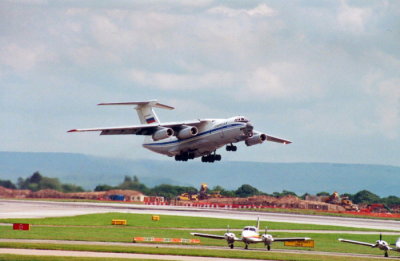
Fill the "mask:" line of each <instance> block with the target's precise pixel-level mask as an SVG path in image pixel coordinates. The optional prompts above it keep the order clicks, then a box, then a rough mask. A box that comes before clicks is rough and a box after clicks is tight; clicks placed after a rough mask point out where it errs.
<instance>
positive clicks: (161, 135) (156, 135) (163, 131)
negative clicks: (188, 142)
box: [153, 128, 174, 141]
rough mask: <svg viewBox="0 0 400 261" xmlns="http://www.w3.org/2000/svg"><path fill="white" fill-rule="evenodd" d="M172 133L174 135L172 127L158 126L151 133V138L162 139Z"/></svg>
mask: <svg viewBox="0 0 400 261" xmlns="http://www.w3.org/2000/svg"><path fill="white" fill-rule="evenodd" d="M172 135H174V130H173V129H171V128H160V129H158V130H157V131H156V132H154V133H153V140H154V141H158V140H163V139H166V138H169V137H171V136H172Z"/></svg>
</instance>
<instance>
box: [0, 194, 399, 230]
mask: <svg viewBox="0 0 400 261" xmlns="http://www.w3.org/2000/svg"><path fill="white" fill-rule="evenodd" d="M106 212H123V213H140V214H159V215H177V216H193V217H213V218H228V219H240V220H251V221H254V220H256V219H257V217H260V220H262V221H274V222H289V223H299V224H316V225H333V226H344V227H354V228H370V229H376V230H394V231H400V221H397V220H383V219H379V220H378V219H366V218H347V217H331V216H315V215H300V214H288V213H268V212H256V211H239V210H229V209H212V208H210V209H208V208H189V207H180V206H150V205H136V204H124V203H86V202H54V201H32V200H8V199H1V200H0V218H1V219H4V218H43V217H60V216H75V215H83V214H91V213H106Z"/></svg>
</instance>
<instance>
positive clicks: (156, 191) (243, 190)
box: [0, 171, 400, 207]
mask: <svg viewBox="0 0 400 261" xmlns="http://www.w3.org/2000/svg"><path fill="white" fill-rule="evenodd" d="M0 186H2V187H5V188H10V189H29V190H32V191H38V190H41V189H54V190H57V191H61V192H83V191H84V189H83V188H82V187H80V186H77V185H74V184H64V183H61V182H60V181H59V180H58V179H57V178H49V177H45V176H43V175H42V174H40V173H39V172H38V171H37V172H35V173H33V174H32V176H30V177H27V178H26V179H23V178H18V181H17V184H14V183H12V182H11V181H10V180H1V179H0ZM112 189H129V190H136V191H140V192H142V193H143V194H145V195H149V196H162V197H164V198H166V199H174V198H175V197H177V196H179V195H180V194H182V193H185V192H186V193H189V194H197V193H199V190H198V189H197V188H195V187H192V186H176V185H169V184H161V185H157V186H155V187H153V188H149V187H147V186H146V185H145V184H143V183H141V182H140V181H139V178H138V177H137V176H133V177H129V176H125V178H124V180H123V181H122V183H120V184H119V185H117V186H110V185H107V184H102V185H97V186H96V188H95V189H94V191H108V190H112ZM208 192H209V193H217V192H218V193H220V194H221V195H222V196H224V197H241V198H245V197H251V196H255V195H267V196H273V197H284V196H290V195H291V196H296V197H299V198H302V199H305V197H306V196H307V195H308V193H305V194H303V195H300V196H298V195H296V193H295V192H292V191H288V190H283V191H282V192H273V193H271V194H268V193H265V192H262V191H259V190H258V189H257V188H255V187H253V186H251V185H249V184H243V185H241V186H240V187H239V188H237V189H236V190H227V189H225V188H223V187H221V186H215V187H213V188H212V189H209V191H208ZM316 195H317V196H329V195H331V193H329V192H325V191H322V192H319V193H317V194H316ZM341 196H342V197H343V196H347V197H348V198H349V199H350V200H351V201H353V203H355V204H360V203H362V204H373V203H380V204H385V205H387V206H388V207H393V206H398V205H400V198H399V197H396V196H388V197H383V198H381V197H379V196H378V195H376V194H374V193H372V192H370V191H368V190H362V191H359V192H357V193H355V194H349V193H345V194H342V195H341Z"/></svg>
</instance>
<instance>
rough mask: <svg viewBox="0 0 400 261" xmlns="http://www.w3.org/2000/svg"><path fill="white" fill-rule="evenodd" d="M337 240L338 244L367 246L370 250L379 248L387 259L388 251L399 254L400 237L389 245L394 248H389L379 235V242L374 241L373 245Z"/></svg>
mask: <svg viewBox="0 0 400 261" xmlns="http://www.w3.org/2000/svg"><path fill="white" fill-rule="evenodd" d="M338 240H339V241H340V242H345V243H350V244H356V245H362V246H369V247H372V248H379V249H380V250H383V251H385V254H384V256H385V257H389V253H388V252H389V250H392V251H397V252H400V237H399V238H398V239H397V241H396V243H395V244H391V245H392V246H394V247H391V245H389V244H388V243H387V242H386V241H384V240H382V234H380V236H379V240H376V242H375V243H367V242H361V241H355V240H350V239H343V238H339V239H338Z"/></svg>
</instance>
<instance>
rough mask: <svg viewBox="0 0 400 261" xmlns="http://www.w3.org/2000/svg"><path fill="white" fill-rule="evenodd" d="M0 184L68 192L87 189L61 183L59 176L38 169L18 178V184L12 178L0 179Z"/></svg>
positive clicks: (6, 186)
mask: <svg viewBox="0 0 400 261" xmlns="http://www.w3.org/2000/svg"><path fill="white" fill-rule="evenodd" d="M0 186H2V187H5V188H10V189H29V190H31V191H39V190H42V189H54V190H57V191H61V192H66V193H67V192H83V191H85V190H84V189H83V188H82V187H80V186H77V185H74V184H65V183H61V182H60V181H59V180H58V178H49V177H45V176H43V175H42V174H40V173H39V172H38V171H36V172H35V173H33V174H32V176H30V177H27V178H26V179H24V178H21V177H20V178H18V181H17V184H14V183H12V182H11V181H10V180H0Z"/></svg>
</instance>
